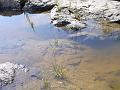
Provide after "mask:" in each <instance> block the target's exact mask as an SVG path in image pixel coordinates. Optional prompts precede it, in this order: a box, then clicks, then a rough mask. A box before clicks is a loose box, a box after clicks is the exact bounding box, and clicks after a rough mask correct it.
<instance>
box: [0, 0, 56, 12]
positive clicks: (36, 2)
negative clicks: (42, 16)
mask: <svg viewBox="0 0 120 90" xmlns="http://www.w3.org/2000/svg"><path fill="white" fill-rule="evenodd" d="M54 5H55V2H54V0H0V9H1V10H29V11H30V10H39V11H41V12H43V11H47V10H50V9H52V8H53V7H54Z"/></svg>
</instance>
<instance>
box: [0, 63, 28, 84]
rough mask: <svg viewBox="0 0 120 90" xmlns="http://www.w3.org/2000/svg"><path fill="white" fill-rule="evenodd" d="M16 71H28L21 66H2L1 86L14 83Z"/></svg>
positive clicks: (0, 69)
mask: <svg viewBox="0 0 120 90" xmlns="http://www.w3.org/2000/svg"><path fill="white" fill-rule="evenodd" d="M16 70H22V71H24V72H27V71H28V69H27V68H26V67H25V66H24V65H21V64H14V63H10V62H6V63H3V64H0V86H5V85H7V84H10V83H12V82H13V80H14V77H15V73H16Z"/></svg>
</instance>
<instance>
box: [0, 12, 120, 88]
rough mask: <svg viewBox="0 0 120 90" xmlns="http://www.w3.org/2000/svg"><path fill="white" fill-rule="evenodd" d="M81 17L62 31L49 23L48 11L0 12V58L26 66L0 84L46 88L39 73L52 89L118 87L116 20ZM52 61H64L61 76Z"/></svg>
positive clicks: (119, 62)
mask: <svg viewBox="0 0 120 90" xmlns="http://www.w3.org/2000/svg"><path fill="white" fill-rule="evenodd" d="M86 22H87V25H88V26H87V27H86V28H85V29H82V30H79V31H66V30H62V29H60V28H57V27H55V26H53V25H52V24H51V20H50V14H49V13H38V14H29V13H20V12H19V13H14V12H12V13H11V12H9V13H8V14H7V12H5V13H1V15H0V63H4V62H7V61H9V62H15V63H20V64H23V65H26V66H27V67H29V68H30V71H29V72H28V73H23V74H21V73H20V72H18V73H16V77H15V79H14V82H13V83H12V84H9V85H7V86H4V87H2V88H1V89H0V90H46V89H45V88H43V86H44V84H45V83H44V80H43V78H47V79H48V80H49V81H50V82H51V90H119V89H120V75H119V73H120V55H119V54H120V24H112V23H108V22H107V21H104V22H103V21H94V20H88V21H86ZM53 63H55V64H57V65H62V66H64V69H65V72H66V73H65V77H66V79H62V80H59V79H56V78H55V77H54V75H53V72H54V70H53ZM43 71H44V72H47V74H46V73H43ZM38 77H40V78H41V79H40V78H39V79H38Z"/></svg>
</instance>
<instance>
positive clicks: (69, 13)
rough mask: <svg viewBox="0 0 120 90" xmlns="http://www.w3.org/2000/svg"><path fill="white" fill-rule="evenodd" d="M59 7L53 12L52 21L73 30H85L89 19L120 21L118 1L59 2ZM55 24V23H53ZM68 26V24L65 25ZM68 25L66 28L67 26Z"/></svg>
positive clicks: (63, 0)
mask: <svg viewBox="0 0 120 90" xmlns="http://www.w3.org/2000/svg"><path fill="white" fill-rule="evenodd" d="M57 5H58V6H55V7H54V8H53V9H52V10H51V19H52V21H53V22H55V24H56V23H57V24H59V23H60V24H61V21H62V22H63V21H65V22H66V21H67V22H70V24H67V25H68V26H69V27H70V28H71V29H75V30H77V29H82V28H85V26H86V24H84V23H85V22H83V21H86V20H89V19H95V20H99V19H101V18H102V19H105V20H109V21H110V22H119V21H120V1H116V0H102V1H101V0H85V1H83V0H74V1H71V0H58V3H57ZM53 24H54V23H53ZM65 25H66V24H65ZM67 25H66V26H67Z"/></svg>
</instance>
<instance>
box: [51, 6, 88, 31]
mask: <svg viewBox="0 0 120 90" xmlns="http://www.w3.org/2000/svg"><path fill="white" fill-rule="evenodd" d="M70 13H71V12H70V11H69V9H68V8H66V7H62V8H59V7H57V6H55V7H54V8H53V9H52V10H51V20H52V24H53V25H55V26H57V27H63V26H64V29H69V30H80V29H83V28H85V27H86V24H85V23H83V22H82V21H79V20H77V19H75V18H74V17H73V16H71V14H70Z"/></svg>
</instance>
